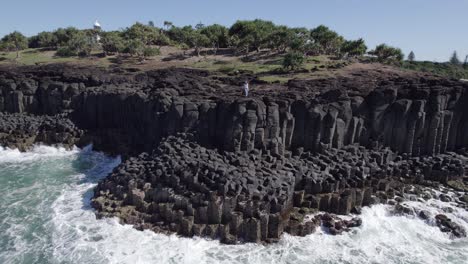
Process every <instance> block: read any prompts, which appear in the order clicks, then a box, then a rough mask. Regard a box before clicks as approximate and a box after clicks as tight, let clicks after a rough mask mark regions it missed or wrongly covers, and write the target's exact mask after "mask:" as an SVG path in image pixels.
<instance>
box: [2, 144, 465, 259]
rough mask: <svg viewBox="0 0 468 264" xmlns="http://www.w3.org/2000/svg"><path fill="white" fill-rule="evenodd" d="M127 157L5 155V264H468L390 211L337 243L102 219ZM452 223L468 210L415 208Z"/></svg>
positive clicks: (459, 244)
mask: <svg viewBox="0 0 468 264" xmlns="http://www.w3.org/2000/svg"><path fill="white" fill-rule="evenodd" d="M119 162H120V159H119V158H111V157H107V156H105V155H103V154H101V153H97V152H93V151H91V150H90V148H86V149H83V150H78V149H75V150H71V151H67V150H64V149H57V148H53V147H44V146H38V147H35V148H34V149H33V150H32V151H30V152H27V153H20V152H18V151H16V150H10V149H0V263H5V264H7V263H8V264H9V263H80V264H81V263H359V264H361V263H468V239H467V238H463V239H456V240H453V239H451V238H450V237H449V235H447V234H443V233H441V232H440V231H439V229H438V228H437V227H434V226H432V225H430V224H427V223H425V222H424V221H422V220H420V219H418V218H414V217H409V216H392V215H391V214H390V213H389V210H390V208H389V207H388V206H386V205H376V206H372V207H370V208H364V209H363V212H362V218H363V225H362V226H361V227H359V228H357V229H354V230H353V231H352V232H349V233H346V234H343V235H339V236H330V235H327V234H325V233H324V232H322V231H318V232H316V233H314V234H312V235H309V236H307V237H291V236H288V235H285V236H284V237H283V238H282V239H281V241H280V243H278V244H274V245H267V246H264V245H254V244H244V245H237V246H228V245H221V244H220V243H218V242H217V241H209V240H205V239H201V238H195V239H188V238H179V237H177V236H175V235H171V236H167V235H161V234H155V233H152V232H149V231H143V232H141V231H137V230H135V229H133V228H132V227H131V226H128V225H120V224H118V221H117V220H116V219H103V220H96V218H95V216H94V213H93V210H92V208H91V207H90V197H91V196H92V188H93V187H94V186H95V185H96V183H97V181H98V180H99V179H101V178H102V177H105V175H106V174H107V173H108V172H110V171H111V170H112V168H113V167H115V166H117V165H118V164H119ZM409 204H410V205H411V206H413V207H419V208H423V209H426V210H429V211H430V212H431V213H432V214H436V213H439V212H442V211H443V210H444V209H445V210H447V209H446V208H448V207H450V208H452V210H453V212H452V213H448V214H447V215H448V216H449V217H451V218H452V219H453V220H454V221H456V222H457V223H459V224H461V225H463V226H464V227H465V228H467V229H468V212H467V211H465V210H463V209H460V208H457V207H455V206H454V205H453V204H450V203H443V202H440V201H437V200H429V201H427V202H425V203H421V202H409Z"/></svg>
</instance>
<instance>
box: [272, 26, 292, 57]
mask: <svg viewBox="0 0 468 264" xmlns="http://www.w3.org/2000/svg"><path fill="white" fill-rule="evenodd" d="M297 34H299V33H296V32H294V31H293V30H292V29H290V28H288V27H286V26H278V27H276V28H275V29H274V30H273V32H272V33H271V34H270V35H269V36H268V40H267V42H268V44H267V47H268V48H270V49H274V50H277V51H279V52H285V51H286V49H287V48H288V47H290V46H291V42H292V41H295V40H298V39H299V36H296V35H297Z"/></svg>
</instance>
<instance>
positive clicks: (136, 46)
mask: <svg viewBox="0 0 468 264" xmlns="http://www.w3.org/2000/svg"><path fill="white" fill-rule="evenodd" d="M145 46H146V45H145V43H143V41H141V39H131V40H128V41H127V42H126V44H125V48H124V49H123V52H124V53H128V54H130V55H132V56H142V55H143V51H144V49H145Z"/></svg>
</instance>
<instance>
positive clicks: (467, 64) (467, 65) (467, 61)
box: [463, 55, 468, 69]
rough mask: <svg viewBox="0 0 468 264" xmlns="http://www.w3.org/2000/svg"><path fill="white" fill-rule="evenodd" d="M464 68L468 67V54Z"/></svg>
mask: <svg viewBox="0 0 468 264" xmlns="http://www.w3.org/2000/svg"><path fill="white" fill-rule="evenodd" d="M463 68H465V69H466V68H468V55H466V57H465V61H464V62H463Z"/></svg>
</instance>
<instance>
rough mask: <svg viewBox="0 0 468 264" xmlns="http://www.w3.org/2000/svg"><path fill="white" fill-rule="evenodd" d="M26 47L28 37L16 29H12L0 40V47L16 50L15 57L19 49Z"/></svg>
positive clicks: (17, 55)
mask: <svg viewBox="0 0 468 264" xmlns="http://www.w3.org/2000/svg"><path fill="white" fill-rule="evenodd" d="M26 48H28V39H27V38H26V37H25V36H24V35H23V34H21V33H20V32H18V31H14V32H12V33H10V34H8V35H6V36H4V37H3V38H2V40H1V42H0V49H1V50H6V51H16V58H18V57H19V51H20V50H24V49H26Z"/></svg>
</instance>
